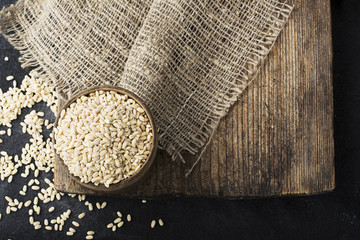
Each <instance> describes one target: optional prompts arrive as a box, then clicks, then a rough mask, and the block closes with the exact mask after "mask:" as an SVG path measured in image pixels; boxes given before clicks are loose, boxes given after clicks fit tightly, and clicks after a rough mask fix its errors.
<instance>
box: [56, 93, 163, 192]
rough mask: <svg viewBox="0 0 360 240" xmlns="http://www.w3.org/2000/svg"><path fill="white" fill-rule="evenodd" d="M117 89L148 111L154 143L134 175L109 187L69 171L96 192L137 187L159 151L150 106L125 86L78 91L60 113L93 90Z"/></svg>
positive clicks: (78, 180)
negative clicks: (86, 179) (87, 180)
mask: <svg viewBox="0 0 360 240" xmlns="http://www.w3.org/2000/svg"><path fill="white" fill-rule="evenodd" d="M100 90H103V91H115V92H118V93H121V94H126V95H128V96H129V97H130V98H132V99H134V100H135V101H136V102H137V103H138V104H139V105H140V106H141V107H142V108H143V109H144V110H145V112H146V114H147V116H148V118H149V120H150V124H151V126H152V132H153V143H152V148H151V151H150V155H149V157H148V158H147V159H146V161H145V162H144V164H143V166H142V167H141V168H140V169H139V170H138V171H137V172H136V173H134V174H133V175H132V176H130V177H129V178H127V179H125V180H121V181H120V182H118V183H115V184H110V186H109V187H105V185H103V184H99V185H98V186H96V185H94V184H93V183H91V182H90V183H84V182H81V181H80V178H79V177H77V176H75V175H73V174H72V173H70V172H69V175H70V177H71V178H72V179H73V180H74V181H76V182H77V183H79V184H81V185H82V186H84V187H86V188H89V189H91V190H94V191H96V192H99V193H102V192H107V193H111V192H114V193H115V192H116V193H123V192H126V191H128V190H131V189H133V188H135V187H136V186H138V185H139V184H140V183H141V182H143V181H144V180H145V179H146V178H147V177H148V175H149V173H150V170H151V167H152V165H153V163H154V160H155V155H156V152H157V146H158V132H157V128H156V126H155V121H154V118H153V116H152V114H151V112H150V110H149V108H148V107H147V106H146V105H145V104H144V102H143V101H142V100H141V99H140V98H139V97H138V96H136V95H135V94H133V93H132V92H129V91H127V90H125V89H123V88H120V87H114V86H99V87H93V88H89V89H87V90H85V91H82V92H80V93H78V94H77V95H75V96H73V97H72V98H71V99H69V100H68V101H67V102H66V103H65V104H64V105H63V106H62V107H61V108H60V109H59V113H61V111H62V110H63V109H66V108H68V107H69V106H70V104H71V103H73V102H74V101H75V100H76V99H78V98H79V97H81V96H84V95H88V94H89V93H91V92H95V91H100ZM59 117H60V114H58V116H57V118H56V120H55V123H54V129H55V128H56V127H57V125H58V122H59ZM53 136H54V137H53V143H54V144H55V142H56V135H55V133H54V132H53ZM55 154H56V155H57V157H58V158H59V159H60V164H62V165H63V166H64V169H67V168H68V167H67V166H66V165H65V163H64V162H63V160H62V159H61V158H60V156H59V155H58V154H57V153H56V151H55Z"/></svg>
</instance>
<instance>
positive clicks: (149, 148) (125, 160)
mask: <svg viewBox="0 0 360 240" xmlns="http://www.w3.org/2000/svg"><path fill="white" fill-rule="evenodd" d="M154 133H155V135H156V131H155V127H154V122H153V120H152V117H151V114H150V112H149V110H148V109H147V108H146V107H145V105H144V104H143V103H142V102H141V100H140V99H138V97H136V96H135V95H133V94H132V93H129V92H125V90H123V89H120V88H114V87H102V88H95V89H90V90H87V91H85V92H83V93H81V94H79V95H78V96H75V97H74V98H73V99H71V100H69V101H68V103H67V104H65V105H64V108H63V109H62V110H61V112H60V115H59V116H58V118H57V120H56V123H55V128H54V134H55V144H54V148H55V150H56V153H57V154H58V156H59V157H60V159H61V160H62V161H63V163H64V164H65V165H66V166H67V168H68V170H69V172H70V174H71V175H73V176H75V177H76V178H78V180H80V183H85V184H91V185H93V186H105V188H109V187H110V186H113V185H116V184H119V183H121V182H124V181H129V180H130V179H131V178H132V176H135V175H136V174H138V173H139V172H141V169H142V168H143V167H144V165H146V162H147V161H148V160H149V159H150V158H152V160H153V157H154V156H153V155H154V154H155V153H154V151H156V144H157V142H156V140H157V139H156V136H155V137H154ZM129 184H130V183H129Z"/></svg>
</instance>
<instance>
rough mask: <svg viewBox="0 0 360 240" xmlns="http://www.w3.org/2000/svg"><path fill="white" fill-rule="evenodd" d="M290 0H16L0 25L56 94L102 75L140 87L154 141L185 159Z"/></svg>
mask: <svg viewBox="0 0 360 240" xmlns="http://www.w3.org/2000/svg"><path fill="white" fill-rule="evenodd" d="M291 10H292V7H291V6H289V5H287V4H285V3H283V2H280V1H277V0H243V1H241V0H238V1H229V0H228V1H220V0H208V1H205V0H202V1H196V0H154V1H142V0H138V1H120V0H119V1H115V0H113V1H111V0H107V1H97V0H88V1H70V0H69V1H65V0H37V1H26V0H25V1H24V0H20V1H19V2H18V3H17V4H16V5H12V6H10V7H8V8H6V9H3V10H2V11H1V12H0V32H1V33H2V34H3V35H4V36H5V37H6V38H7V39H8V41H9V42H10V43H11V44H12V45H13V46H14V47H15V48H16V49H18V50H19V51H20V53H21V57H20V59H19V61H20V62H21V63H22V67H29V66H32V67H36V68H37V71H39V72H40V73H41V74H44V75H46V76H47V77H48V78H49V79H51V82H52V83H53V84H55V85H56V86H57V88H58V90H59V91H60V93H61V96H62V97H65V98H68V97H70V96H71V95H73V94H75V93H76V92H78V91H80V90H83V89H86V88H88V87H92V86H95V85H103V84H112V85H118V86H121V87H123V88H125V89H128V90H130V91H132V92H133V93H135V94H136V95H138V96H139V97H141V98H142V99H143V100H144V102H145V103H146V104H147V105H148V106H149V107H150V109H151V111H152V113H153V115H154V117H155V121H156V123H157V126H158V127H159V136H160V138H159V144H160V146H161V147H162V148H163V149H165V150H166V151H167V152H168V153H169V154H171V155H172V158H173V159H182V157H181V153H182V152H183V151H184V150H186V151H188V152H190V153H192V154H196V153H198V154H199V156H200V155H201V151H200V150H201V149H202V148H203V149H204V148H205V145H206V144H207V143H208V142H209V140H210V138H211V135H212V134H213V132H214V130H215V129H216V127H217V126H218V123H219V120H220V119H221V118H222V117H223V116H224V115H226V113H227V111H228V109H229V107H230V106H231V105H232V104H233V103H234V102H235V101H236V100H237V98H238V97H239V95H240V93H241V92H242V91H243V90H244V89H245V88H246V86H247V85H248V84H249V83H250V82H251V80H252V79H253V77H254V75H255V74H256V72H257V69H258V67H259V65H261V62H262V60H263V59H264V58H265V57H266V56H267V54H268V53H269V51H270V49H271V47H272V45H273V44H274V42H275V40H276V38H277V36H278V34H279V33H280V31H281V29H282V28H283V26H284V24H285V23H286V21H287V19H288V17H289V15H290V13H291ZM182 160H183V159H182Z"/></svg>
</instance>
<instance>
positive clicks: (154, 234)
mask: <svg viewBox="0 0 360 240" xmlns="http://www.w3.org/2000/svg"><path fill="white" fill-rule="evenodd" d="M309 1H310V0H309ZM314 1H315V0H314ZM320 1H322V0H320ZM11 2H15V1H3V0H2V1H1V2H0V8H2V7H3V6H6V5H8V4H9V3H11ZM332 19H333V20H332V31H333V50H334V62H333V63H334V65H333V69H334V105H335V155H336V161H335V162H336V189H335V190H334V191H333V192H331V193H327V194H324V195H318V196H309V197H282V198H273V199H252V200H215V199H199V198H171V199H165V200H151V201H148V202H147V203H146V204H142V203H141V200H132V199H116V198H98V197H88V198H87V200H89V201H91V202H93V203H95V202H97V201H105V200H106V201H107V202H108V206H107V207H106V208H105V209H104V210H101V211H94V212H91V213H89V214H87V216H86V217H85V219H83V220H82V221H78V222H80V225H81V226H80V228H79V230H78V232H77V233H76V234H75V235H74V236H73V237H72V238H73V239H79V238H81V239H84V238H85V234H86V231H87V230H94V231H95V232H96V234H95V239H149V238H151V239H170V238H171V239H360V127H359V126H360V1H358V0H352V1H351V0H338V1H332ZM5 56H8V57H9V58H10V61H9V62H5V61H4V60H3V59H4V57H5ZM18 57H19V53H18V51H16V50H14V49H13V48H12V47H11V46H10V44H9V43H8V42H7V41H6V40H5V39H4V38H3V37H0V80H1V81H0V87H1V88H2V89H3V90H4V91H6V90H7V89H8V88H9V87H10V86H11V82H8V81H5V78H6V76H8V75H14V76H15V79H16V80H18V84H19V83H20V82H19V81H20V80H21V79H22V78H23V76H24V75H25V74H26V73H28V71H29V70H28V69H25V70H24V69H21V67H20V65H19V63H18V62H17V58H18ZM35 109H37V110H40V109H43V110H45V111H46V115H45V117H46V118H48V119H51V120H53V119H54V116H53V115H52V114H51V113H50V111H49V110H48V109H47V108H46V107H45V106H44V104H37V105H36V106H35ZM29 111H30V110H29V109H26V110H24V111H23V112H24V113H28V112H29ZM24 116H25V114H22V115H21V116H20V117H19V118H18V119H17V120H15V121H14V124H13V136H12V137H11V138H6V137H4V142H5V143H3V144H2V145H1V144H0V150H6V151H8V152H9V154H16V153H19V151H21V147H22V146H24V144H25V143H26V142H27V141H28V140H29V136H28V135H25V136H24V135H23V134H21V131H20V130H21V128H20V126H19V122H20V121H22V120H23V118H24ZM0 129H4V128H3V127H0ZM19 175H20V174H18V175H16V176H15V177H14V180H13V182H12V183H11V184H8V183H7V182H0V196H1V197H0V213H2V215H3V219H2V220H1V221H0V239H8V238H11V239H64V238H66V235H65V232H66V230H67V229H68V228H69V227H70V225H71V224H70V221H72V220H75V218H76V217H75V216H77V214H79V213H80V212H82V211H84V210H86V207H85V206H84V204H83V203H79V202H78V201H77V200H76V199H72V198H70V197H64V198H63V199H62V200H61V201H57V202H54V203H49V204H46V206H45V207H43V213H41V215H40V217H37V218H36V220H38V219H44V218H51V216H50V215H49V213H47V211H46V209H47V208H49V207H50V206H55V207H56V211H55V212H54V213H56V215H59V214H60V213H62V212H63V211H65V210H67V209H72V210H73V215H72V217H71V218H70V219H71V220H70V221H68V222H67V223H66V225H65V227H64V230H63V232H54V231H51V232H48V231H46V230H45V229H43V228H42V229H41V230H37V231H35V230H34V229H33V227H32V226H31V225H30V224H29V223H28V214H27V210H24V208H23V209H22V210H20V211H18V212H16V213H12V214H11V215H6V214H5V208H6V201H5V200H4V198H3V196H5V195H9V196H16V197H17V198H18V199H19V200H21V199H23V197H22V196H21V195H19V194H18V191H19V190H20V188H21V187H22V186H23V185H24V184H25V183H26V182H25V181H26V180H24V179H23V178H21V177H20V176H19ZM43 176H47V177H51V175H44V174H42V175H41V177H40V178H42V177H43ZM27 181H28V180H27ZM43 186H46V185H43ZM30 192H31V191H30ZM29 196H31V194H28V195H27V198H29ZM117 210H120V211H121V212H123V214H124V213H131V214H132V217H133V221H131V222H130V223H127V222H125V225H124V227H123V228H121V229H119V230H117V231H116V232H115V233H113V232H112V231H110V230H109V229H106V227H105V226H106V225H107V224H108V223H110V222H112V221H113V220H114V219H115V216H116V211H117ZM158 218H162V219H163V220H164V222H165V226H164V227H162V228H160V227H159V226H157V227H155V229H151V228H150V222H151V220H153V219H158Z"/></svg>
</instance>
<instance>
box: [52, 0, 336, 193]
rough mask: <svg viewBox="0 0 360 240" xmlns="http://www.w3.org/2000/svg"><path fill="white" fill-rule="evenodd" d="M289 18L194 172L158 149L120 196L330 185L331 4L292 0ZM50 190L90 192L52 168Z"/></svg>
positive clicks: (305, 189)
mask: <svg viewBox="0 0 360 240" xmlns="http://www.w3.org/2000/svg"><path fill="white" fill-rule="evenodd" d="M289 3H290V4H293V5H294V10H293V12H292V14H291V16H290V19H289V22H288V23H287V24H286V26H285V28H284V29H283V31H282V33H281V34H280V36H279V38H278V39H277V41H276V43H275V45H274V47H273V49H272V51H271V52H270V54H269V56H268V57H267V58H266V59H265V62H264V65H263V67H262V68H261V71H260V72H259V74H258V76H257V77H256V79H255V80H254V82H253V84H252V85H250V87H249V88H248V89H247V90H246V91H245V92H244V93H243V94H242V95H241V96H240V97H239V100H238V102H237V103H236V104H235V105H234V106H233V107H231V109H230V111H229V114H228V115H227V116H226V117H225V118H224V119H222V121H221V122H220V125H219V128H218V130H217V131H216V133H215V134H214V136H213V138H212V142H211V144H210V145H209V146H208V148H207V150H206V152H205V154H204V156H203V158H202V160H201V161H200V163H199V164H198V165H197V166H196V167H195V169H194V171H193V172H192V174H191V175H190V176H189V177H187V178H185V172H186V170H187V169H189V168H190V167H191V165H192V163H193V162H194V159H195V158H194V157H193V156H190V155H185V159H186V163H185V164H183V163H180V162H174V161H171V160H170V158H169V156H168V155H167V154H166V153H165V152H163V151H159V152H158V155H157V157H156V160H155V161H156V165H155V167H154V168H153V171H152V173H151V175H150V177H149V179H147V180H146V181H145V182H144V183H143V184H142V185H141V186H139V187H138V188H137V189H136V190H134V191H132V192H128V193H125V194H121V195H119V196H121V197H135V198H157V197H162V196H199V197H200V196H201V197H219V198H243V197H268V196H281V195H298V194H300V195H307V194H318V193H323V192H327V191H331V190H332V189H334V187H335V173H334V136H333V89H332V47H331V46H332V42H331V16H330V0H324V1H310V0H298V1H295V0H294V1H289ZM55 186H56V188H57V189H59V190H61V191H65V192H74V193H86V194H94V192H92V191H91V190H88V189H85V188H84V187H82V186H80V185H77V184H75V183H74V182H73V181H72V180H71V179H70V178H69V176H68V175H67V171H66V169H63V168H61V166H60V165H59V164H58V163H56V166H55Z"/></svg>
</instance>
